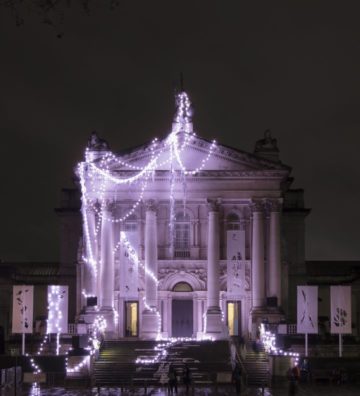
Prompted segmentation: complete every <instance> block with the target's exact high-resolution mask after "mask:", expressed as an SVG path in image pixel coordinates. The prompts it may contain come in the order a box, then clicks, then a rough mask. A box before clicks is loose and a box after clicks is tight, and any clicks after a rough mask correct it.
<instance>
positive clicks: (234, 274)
mask: <svg viewBox="0 0 360 396" xmlns="http://www.w3.org/2000/svg"><path fill="white" fill-rule="evenodd" d="M226 235H227V255H226V257H227V295H228V297H229V296H234V295H239V294H242V293H243V292H244V290H245V231H243V230H230V231H227V234H226Z"/></svg>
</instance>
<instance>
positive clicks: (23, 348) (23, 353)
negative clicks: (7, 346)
mask: <svg viewBox="0 0 360 396" xmlns="http://www.w3.org/2000/svg"><path fill="white" fill-rule="evenodd" d="M21 354H22V355H23V356H24V355H25V333H22V343H21Z"/></svg>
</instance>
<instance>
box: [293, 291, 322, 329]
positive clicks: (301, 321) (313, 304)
mask: <svg viewBox="0 0 360 396" xmlns="http://www.w3.org/2000/svg"><path fill="white" fill-rule="evenodd" d="M297 333H298V334H317V333H318V287H317V286H298V287H297Z"/></svg>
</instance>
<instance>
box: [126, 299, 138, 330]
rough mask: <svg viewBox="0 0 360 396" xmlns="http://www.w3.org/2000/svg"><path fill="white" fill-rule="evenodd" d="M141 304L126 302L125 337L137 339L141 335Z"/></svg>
mask: <svg viewBox="0 0 360 396" xmlns="http://www.w3.org/2000/svg"><path fill="white" fill-rule="evenodd" d="M138 317H139V303H138V302H137V301H126V302H125V337H137V336H138V335H139V334H138V333H139V325H138Z"/></svg>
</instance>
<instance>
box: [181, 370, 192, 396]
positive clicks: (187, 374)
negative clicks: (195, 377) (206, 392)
mask: <svg viewBox="0 0 360 396" xmlns="http://www.w3.org/2000/svg"><path fill="white" fill-rule="evenodd" d="M183 382H184V385H185V386H186V394H187V395H188V394H189V388H190V385H191V372H190V369H189V366H188V365H187V364H185V368H184V372H183Z"/></svg>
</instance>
